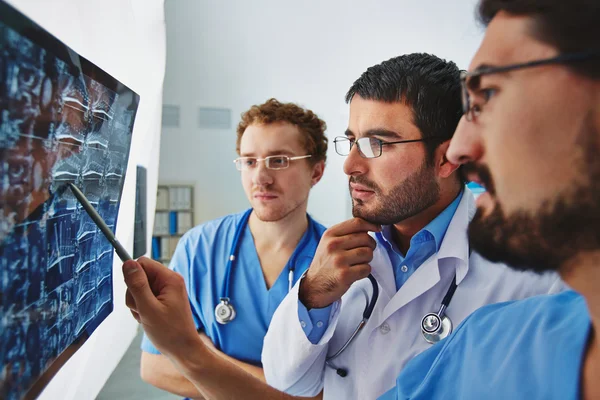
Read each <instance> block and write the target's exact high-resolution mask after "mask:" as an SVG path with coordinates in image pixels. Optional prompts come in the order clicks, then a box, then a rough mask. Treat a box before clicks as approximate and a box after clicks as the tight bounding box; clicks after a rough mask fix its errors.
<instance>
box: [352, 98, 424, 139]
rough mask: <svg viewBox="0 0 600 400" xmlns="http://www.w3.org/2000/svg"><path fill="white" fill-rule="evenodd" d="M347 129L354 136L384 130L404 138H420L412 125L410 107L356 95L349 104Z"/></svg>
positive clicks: (415, 127)
mask: <svg viewBox="0 0 600 400" xmlns="http://www.w3.org/2000/svg"><path fill="white" fill-rule="evenodd" d="M348 129H349V130H350V131H351V132H352V133H353V134H354V135H355V136H356V137H361V136H365V135H366V134H367V133H368V131H369V130H375V129H385V130H389V131H393V132H396V133H398V134H399V135H401V136H402V137H403V138H404V137H411V138H412V137H414V138H417V137H420V135H421V134H420V131H419V129H418V128H417V126H416V125H415V124H414V113H413V110H412V108H411V107H410V106H408V105H406V104H404V103H400V102H395V103H386V102H383V101H376V100H366V99H363V98H362V97H360V96H358V95H356V96H354V97H353V98H352V101H351V102H350V120H349V123H348Z"/></svg>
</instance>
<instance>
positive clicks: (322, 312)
mask: <svg viewBox="0 0 600 400" xmlns="http://www.w3.org/2000/svg"><path fill="white" fill-rule="evenodd" d="M332 307H333V304H332V305H329V306H327V307H325V308H313V309H311V310H310V311H308V310H307V309H306V307H305V306H304V304H302V302H301V301H300V300H298V318H299V319H300V326H302V330H303V331H304V334H305V335H306V337H307V338H308V340H310V342H311V343H312V344H317V343H319V340H321V338H322V337H323V334H324V333H325V331H326V330H327V327H328V326H329V316H330V315H331V308H332Z"/></svg>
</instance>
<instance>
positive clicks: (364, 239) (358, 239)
mask: <svg viewBox="0 0 600 400" xmlns="http://www.w3.org/2000/svg"><path fill="white" fill-rule="evenodd" d="M357 247H369V248H371V249H373V250H375V247H377V242H376V241H375V239H373V238H372V237H371V235H369V234H368V233H365V232H360V233H351V234H348V235H345V236H341V237H337V238H334V239H331V243H330V245H329V248H330V250H350V249H355V248H357Z"/></svg>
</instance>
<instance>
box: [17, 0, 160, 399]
mask: <svg viewBox="0 0 600 400" xmlns="http://www.w3.org/2000/svg"><path fill="white" fill-rule="evenodd" d="M8 2H9V3H11V4H12V5H13V6H14V7H16V8H17V9H19V10H20V11H21V12H23V13H25V14H26V15H27V16H29V17H30V18H32V19H33V20H34V21H36V22H37V23H39V24H40V25H42V26H43V27H44V28H45V29H47V30H48V31H50V32H51V33H52V34H53V35H55V36H57V37H58V38H59V39H60V40H62V41H63V42H65V43H66V44H67V45H69V46H70V47H71V48H73V49H74V50H75V51H77V52H78V53H79V54H81V55H82V56H84V57H86V58H87V59H88V60H90V61H92V62H93V63H95V64H96V65H98V66H100V67H101V68H102V69H104V70H105V71H107V72H108V73H109V74H111V75H112V76H114V77H115V78H117V79H118V80H120V81H121V82H123V83H124V84H126V85H127V86H128V87H130V88H131V89H133V90H134V91H135V92H137V93H138V94H139V95H140V106H139V109H138V113H137V117H136V121H135V127H134V132H133V142H132V146H131V153H130V157H129V164H128V168H127V176H126V179H125V189H124V190H123V197H122V202H121V208H120V212H119V220H118V223H117V232H116V236H117V238H119V240H120V241H121V242H122V243H123V244H124V245H125V247H126V248H128V249H129V251H132V248H133V218H134V208H135V177H136V165H143V166H145V167H147V168H148V173H147V175H148V176H147V178H148V187H149V188H151V189H150V190H149V193H148V212H149V216H150V217H151V218H150V221H149V226H150V227H151V226H152V223H153V216H154V212H153V211H154V206H155V204H156V184H157V179H158V155H159V145H160V124H161V96H162V84H163V76H164V68H165V26H164V8H163V5H164V4H163V0H102V1H100V0H94V1H92V0H52V1H49V0H9V1H8ZM150 234H151V230H150V229H149V231H148V240H149V238H150ZM148 247H150V242H148ZM115 258H116V257H115ZM113 275H114V279H113V282H114V296H115V309H114V311H113V313H112V314H111V315H110V316H109V317H108V318H107V319H106V320H105V321H104V322H103V323H102V325H101V326H100V327H99V328H98V329H97V330H96V332H94V334H93V335H92V336H91V337H90V339H89V340H88V341H87V342H86V343H85V345H84V346H83V347H82V348H81V349H80V350H79V351H78V352H77V353H76V354H75V355H74V356H73V357H72V358H71V359H70V360H69V361H68V362H67V364H66V365H65V366H64V367H63V368H62V369H61V370H60V371H59V373H58V374H57V375H56V376H55V378H54V379H53V380H52V382H50V384H49V385H48V386H47V387H46V390H45V391H44V392H43V393H42V395H41V396H40V399H48V400H50V399H51V400H56V399H61V400H63V399H64V400H69V399H93V398H95V397H96V395H97V394H98V392H99V391H100V389H101V388H102V386H103V385H104V383H105V382H106V380H107V379H108V377H109V376H110V374H111V373H112V371H113V370H114V368H115V367H116V365H117V364H118V362H119V360H120V359H121V357H122V356H123V354H124V353H125V350H126V349H127V347H128V346H129V344H130V343H131V340H132V339H133V337H134V335H135V333H136V329H137V323H136V322H135V320H134V319H133V318H132V317H131V314H130V313H129V311H128V309H127V308H126V307H125V304H124V303H125V302H124V299H125V284H124V283H123V278H122V273H121V263H120V262H117V261H115V263H114V266H113Z"/></svg>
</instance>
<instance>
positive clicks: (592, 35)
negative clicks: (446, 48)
mask: <svg viewBox="0 0 600 400" xmlns="http://www.w3.org/2000/svg"><path fill="white" fill-rule="evenodd" d="M500 11H504V12H507V13H509V14H512V15H519V16H529V17H531V18H532V22H533V24H532V26H531V35H532V36H533V37H534V38H535V39H537V40H540V41H542V42H544V43H547V44H549V45H551V46H554V47H556V48H557V49H558V51H559V52H560V53H584V52H596V54H598V52H600V41H599V39H600V1H598V0H568V1H567V0H481V1H480V3H479V7H478V14H479V15H478V16H479V20H480V21H481V22H482V23H483V24H484V25H486V26H487V25H488V24H489V23H490V22H491V21H492V19H493V18H494V17H495V16H496V14H498V13H499V12H500ZM568 66H569V67H570V68H573V70H575V71H576V72H578V73H580V74H582V75H585V76H588V77H590V78H593V79H600V54H599V56H598V57H596V58H595V59H594V60H589V61H586V62H580V63H569V64H568Z"/></svg>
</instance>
